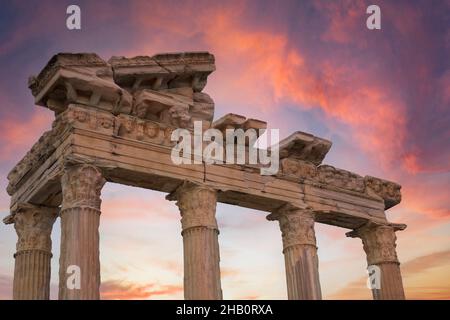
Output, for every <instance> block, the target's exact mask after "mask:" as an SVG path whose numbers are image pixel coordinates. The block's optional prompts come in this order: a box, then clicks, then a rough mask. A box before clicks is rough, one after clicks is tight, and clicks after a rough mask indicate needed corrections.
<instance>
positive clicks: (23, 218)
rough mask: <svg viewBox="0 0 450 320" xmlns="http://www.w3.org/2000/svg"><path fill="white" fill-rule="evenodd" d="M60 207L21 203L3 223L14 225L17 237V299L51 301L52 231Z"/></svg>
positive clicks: (15, 295)
mask: <svg viewBox="0 0 450 320" xmlns="http://www.w3.org/2000/svg"><path fill="white" fill-rule="evenodd" d="M58 211H59V209H58V208H52V207H45V206H36V205H32V204H28V203H22V204H19V205H18V206H17V208H16V210H15V211H14V212H13V213H12V214H11V215H10V216H8V217H7V218H5V219H4V220H3V221H4V222H5V223H6V224H9V223H14V228H15V229H16V233H17V236H18V240H17V245H16V250H17V251H16V253H15V254H14V258H15V259H16V261H15V267H14V284H13V299H14V300H48V299H49V295H50V260H51V257H52V240H51V237H50V236H51V232H52V227H53V223H54V222H55V220H56V218H57V216H58Z"/></svg>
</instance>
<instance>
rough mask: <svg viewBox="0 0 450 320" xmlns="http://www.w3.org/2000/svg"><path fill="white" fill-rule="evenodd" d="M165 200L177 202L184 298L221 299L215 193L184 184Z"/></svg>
mask: <svg viewBox="0 0 450 320" xmlns="http://www.w3.org/2000/svg"><path fill="white" fill-rule="evenodd" d="M168 199H169V200H173V199H176V200H177V205H178V207H179V208H180V213H181V216H182V218H181V225H182V230H183V231H182V233H181V234H182V236H183V253H184V298H185V299H186V300H220V299H222V289H221V284H220V266H219V263H220V255H219V241H218V234H219V230H218V227H217V222H216V218H215V212H216V202H217V193H216V191H215V190H213V189H210V188H206V187H203V186H198V185H194V184H191V183H185V184H184V185H183V186H182V187H180V188H178V189H177V190H176V192H175V193H173V194H171V195H169V196H168Z"/></svg>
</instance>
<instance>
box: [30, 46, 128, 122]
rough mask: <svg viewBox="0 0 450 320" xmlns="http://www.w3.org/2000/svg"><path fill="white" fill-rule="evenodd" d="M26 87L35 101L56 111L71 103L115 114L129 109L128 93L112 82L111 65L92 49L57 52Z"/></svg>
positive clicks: (58, 111)
mask: <svg viewBox="0 0 450 320" xmlns="http://www.w3.org/2000/svg"><path fill="white" fill-rule="evenodd" d="M29 87H30V89H31V91H32V93H33V96H34V97H35V102H36V104H38V105H41V106H45V107H47V108H49V109H51V110H53V111H55V113H57V114H58V113H60V112H62V111H64V110H65V109H66V108H67V106H68V105H69V104H71V103H77V104H83V105H88V106H92V107H96V108H99V109H102V110H106V111H109V112H112V113H115V114H118V113H129V112H130V111H131V103H132V97H131V95H130V94H129V93H128V92H127V91H125V90H123V89H122V88H120V87H119V86H118V85H116V84H115V83H114V80H113V72H112V69H111V66H110V65H108V64H107V63H106V62H105V61H103V60H102V59H101V58H100V57H99V56H97V55H96V54H94V53H59V54H57V55H55V56H53V57H52V58H51V59H50V61H49V62H48V63H47V65H46V66H45V67H44V69H43V70H42V71H41V72H40V73H39V75H38V76H37V77H31V78H30V80H29Z"/></svg>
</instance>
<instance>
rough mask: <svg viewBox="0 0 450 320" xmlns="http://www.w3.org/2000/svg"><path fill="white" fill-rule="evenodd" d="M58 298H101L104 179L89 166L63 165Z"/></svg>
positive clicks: (95, 169) (96, 170)
mask: <svg viewBox="0 0 450 320" xmlns="http://www.w3.org/2000/svg"><path fill="white" fill-rule="evenodd" d="M61 182H62V193H63V202H62V208H61V255H60V259H59V299H60V300H97V299H100V292H99V288H100V259H99V232H98V228H99V223H100V204H101V199H100V192H101V189H102V187H103V185H104V184H105V179H104V178H103V176H102V173H101V172H100V170H99V169H98V168H96V167H94V166H91V165H85V164H81V165H73V166H69V167H67V168H65V172H64V175H63V177H62V181H61Z"/></svg>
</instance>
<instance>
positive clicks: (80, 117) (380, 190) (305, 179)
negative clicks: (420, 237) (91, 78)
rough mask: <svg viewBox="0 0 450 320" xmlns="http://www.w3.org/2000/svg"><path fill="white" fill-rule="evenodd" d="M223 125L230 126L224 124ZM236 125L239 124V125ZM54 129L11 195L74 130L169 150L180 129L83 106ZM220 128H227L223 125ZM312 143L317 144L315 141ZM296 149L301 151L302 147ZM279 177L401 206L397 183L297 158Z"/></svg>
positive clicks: (19, 169)
mask: <svg viewBox="0 0 450 320" xmlns="http://www.w3.org/2000/svg"><path fill="white" fill-rule="evenodd" d="M227 117H228V116H227ZM233 117H236V115H233ZM228 118H229V117H228ZM240 118H242V119H243V120H242V121H241V122H240V124H239V127H238V128H247V129H248V128H252V127H253V128H258V126H260V127H263V125H261V122H260V121H259V120H254V119H246V118H245V117H242V116H240ZM220 123H226V122H225V121H221V122H220ZM233 123H237V121H234V122H233ZM52 126H53V129H52V130H50V131H48V132H45V133H44V134H43V136H42V137H41V138H40V139H39V141H38V142H37V143H36V144H35V145H34V146H33V147H32V149H31V150H30V151H29V152H28V153H27V155H26V156H25V157H24V158H23V159H22V160H21V161H20V162H19V163H18V164H17V165H16V166H15V167H14V168H13V170H12V171H11V172H10V173H9V175H8V180H9V184H8V188H7V190H8V193H9V194H10V195H12V194H13V193H14V192H15V190H17V187H18V186H20V185H21V183H22V182H23V180H22V178H23V177H24V176H25V175H26V174H30V172H32V171H33V170H35V169H36V168H38V166H39V164H41V163H42V162H43V161H44V160H45V159H46V158H47V157H48V156H49V155H50V154H51V153H52V152H54V151H55V149H56V147H57V146H58V145H59V144H60V143H61V139H62V138H63V136H64V135H65V134H67V132H68V131H70V130H71V128H72V129H73V128H77V129H84V130H88V131H89V130H91V131H95V132H97V133H99V134H103V135H108V136H111V137H122V138H125V139H130V140H136V141H140V142H146V143H152V144H157V145H162V146H166V147H172V146H174V145H175V142H173V141H171V134H172V131H173V130H174V129H176V127H175V126H172V125H170V124H165V123H162V122H157V121H153V120H146V119H142V118H139V117H135V116H130V115H125V114H119V115H117V116H115V115H113V114H111V113H109V112H105V111H102V110H96V109H94V108H91V107H86V106H83V105H70V106H69V107H68V108H67V110H66V111H65V112H63V113H61V114H59V115H58V116H57V118H56V120H55V121H54V123H53V125H52ZM217 127H218V128H221V129H222V128H223V127H222V126H219V125H217ZM224 127H225V126H224ZM224 130H225V129H224ZM311 140H313V141H314V139H311ZM224 145H225V142H224ZM294 148H295V149H296V150H298V146H295V147H294ZM283 150H286V149H283ZM301 152H302V151H301ZM292 153H293V152H292ZM234 166H238V167H242V168H246V169H244V170H253V169H254V167H255V165H234ZM277 177H278V178H280V179H286V180H292V179H294V180H296V181H298V182H302V183H311V184H313V185H315V186H317V187H320V188H335V189H343V190H348V191H352V192H356V193H361V194H366V195H368V196H377V197H381V198H382V199H383V200H384V201H385V207H386V208H389V207H391V206H392V205H393V204H396V203H399V202H400V200H401V195H400V186H399V185H398V184H396V183H393V182H389V181H386V180H383V179H379V178H374V177H370V176H366V177H361V176H359V175H357V174H355V173H352V172H350V171H346V170H343V169H337V168H334V167H332V166H329V165H319V166H316V165H315V164H314V163H312V162H308V161H304V160H299V159H297V158H295V157H287V158H283V159H281V170H280V173H279V174H278V175H277Z"/></svg>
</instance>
